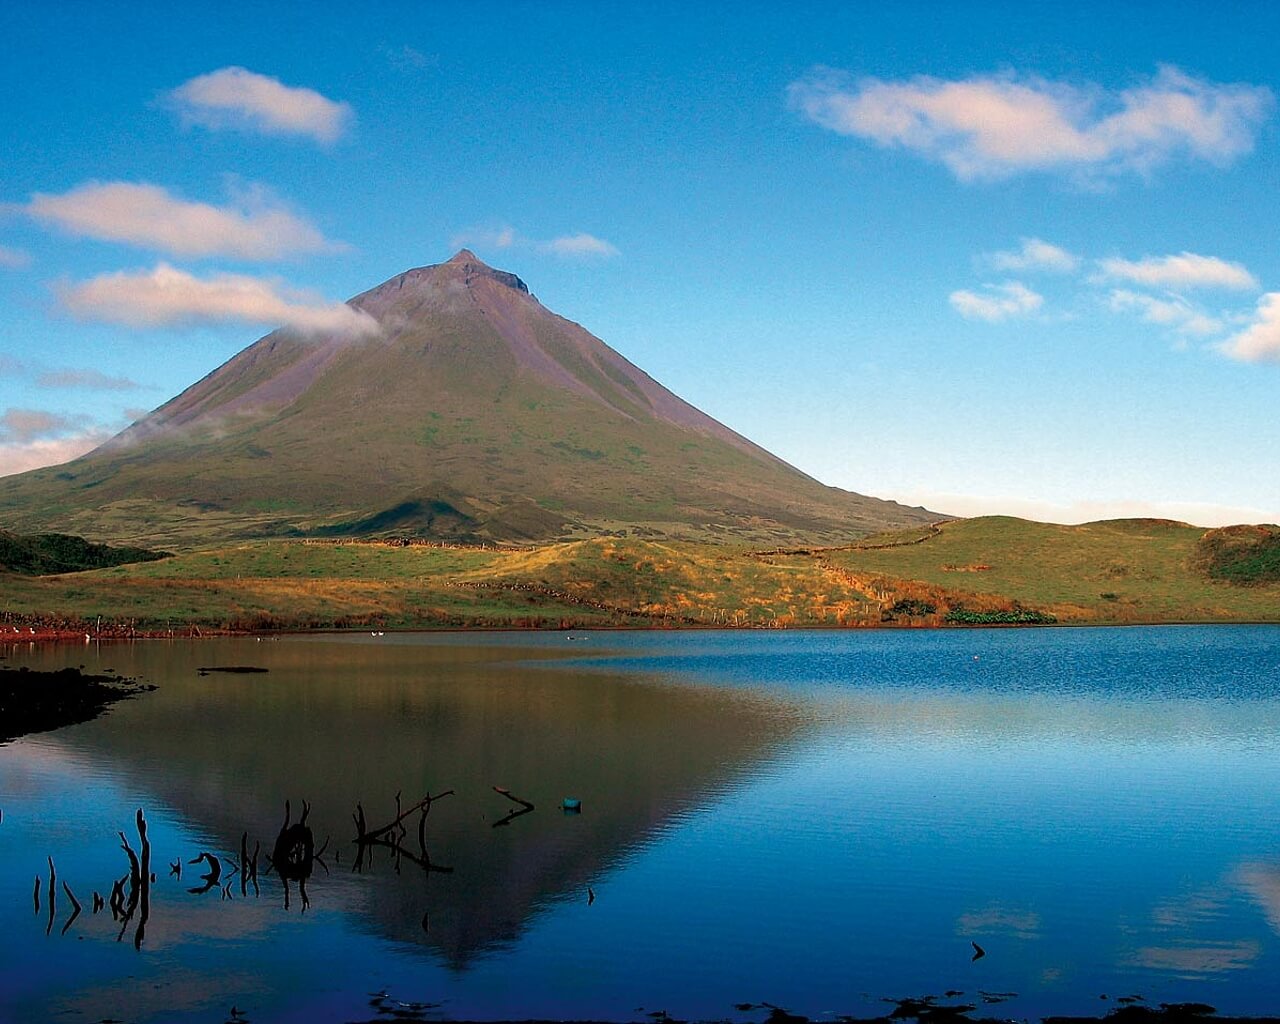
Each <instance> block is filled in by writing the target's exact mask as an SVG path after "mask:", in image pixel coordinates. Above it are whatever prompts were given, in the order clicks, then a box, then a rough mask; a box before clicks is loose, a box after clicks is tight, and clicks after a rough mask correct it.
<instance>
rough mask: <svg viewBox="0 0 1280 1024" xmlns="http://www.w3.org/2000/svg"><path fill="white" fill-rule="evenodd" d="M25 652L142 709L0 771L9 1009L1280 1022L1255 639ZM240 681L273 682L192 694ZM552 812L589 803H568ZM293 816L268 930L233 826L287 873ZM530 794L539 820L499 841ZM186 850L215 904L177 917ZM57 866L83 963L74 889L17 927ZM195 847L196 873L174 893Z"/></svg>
mask: <svg viewBox="0 0 1280 1024" xmlns="http://www.w3.org/2000/svg"><path fill="white" fill-rule="evenodd" d="M566 655H571V657H568V658H567V659H566ZM10 657H11V659H12V660H13V661H15V662H19V663H24V664H30V665H31V666H33V667H46V668H51V667H56V666H57V665H59V664H65V663H70V664H73V665H75V664H79V663H80V662H85V663H86V666H87V667H88V668H90V669H94V670H102V669H105V668H106V667H112V668H115V669H117V670H119V671H120V672H121V673H122V674H127V675H137V676H141V677H143V678H144V679H145V680H149V681H153V682H155V683H157V684H159V689H157V690H156V691H155V692H154V693H150V694H147V695H145V696H143V697H140V698H138V699H136V700H132V701H126V702H123V703H121V704H118V705H115V706H114V707H113V708H112V709H111V710H110V711H109V712H108V713H107V715H106V716H105V717H104V718H102V719H99V720H97V721H94V722H90V723H85V724H83V725H78V726H73V727H69V728H65V729H61V730H58V731H56V732H52V733H47V734H42V735H40V736H31V737H28V738H26V739H23V740H20V741H17V742H15V743H12V744H9V745H4V746H0V808H3V811H4V817H3V822H2V823H0V866H3V867H2V868H0V949H2V950H3V956H0V1019H3V1020H9V1019H12V1020H19V1021H28V1020H36V1021H39V1020H54V1019H57V1020H62V1019H67V1015H70V1014H79V1015H82V1017H83V1019H86V1020H99V1019H101V1018H102V1017H104V1016H110V1017H115V1018H118V1019H124V1020H128V1021H130V1022H140V1021H143V1020H147V1021H156V1022H158V1021H163V1022H165V1024H170V1022H174V1024H179V1022H180V1024H188V1022H195V1021H211V1020H224V1019H230V1018H229V1017H228V1016H227V1014H228V1011H229V1009H230V1007H231V1006H232V1005H233V1004H234V1005H237V1006H238V1007H239V1008H240V1009H241V1010H246V1009H247V1010H248V1011H250V1020H251V1021H253V1022H254V1024H262V1022H263V1021H270V1022H276V1024H294V1022H297V1024H303V1022H306V1024H314V1022H327V1021H346V1020H366V1019H369V1018H370V1017H371V1016H372V1015H375V1014H376V1015H384V1016H385V1015H386V1013H390V1012H406V1013H407V1012H410V1010H409V1008H408V1005H409V1004H415V1003H416V1004H423V1005H424V1006H425V1004H431V1003H440V1004H443V1005H441V1006H440V1007H438V1008H437V1009H435V1010H434V1011H432V1012H435V1013H436V1014H437V1015H441V1016H445V1017H451V1018H454V1019H476V1020H483V1019H529V1018H537V1019H608V1020H638V1019H642V1018H644V1017H646V1015H653V1014H656V1013H658V1012H659V1011H661V1010H664V1009H665V1010H670V1012H671V1013H672V1014H678V1015H679V1016H681V1017H684V1018H690V1019H725V1018H730V1019H735V1020H739V1019H743V1020H746V1019H751V1020H756V1019H758V1018H759V1017H760V1016H762V1015H763V1014H764V1013H765V1012H766V1010H761V1007H762V1005H763V1003H764V1002H765V1001H767V1002H769V1003H773V1004H775V1005H778V1006H785V1007H787V1008H788V1009H789V1010H793V1011H796V1012H798V1013H803V1014H806V1015H808V1016H810V1017H811V1018H813V1019H819V1018H821V1017H823V1015H824V1014H825V1015H826V1017H827V1019H830V1018H831V1017H838V1016H841V1015H849V1016H850V1017H856V1018H864V1017H875V1016H877V1015H879V1014H883V1013H885V1012H887V1011H886V1007H888V1006H892V1005H898V1004H895V1003H885V1002H884V1001H883V1000H884V999H886V998H892V999H896V1000H903V999H906V1000H907V1002H908V1003H910V1002H911V1000H915V1002H914V1003H911V1005H916V1004H919V1005H924V1004H923V1003H922V1002H921V1001H920V1000H921V998H922V997H923V996H925V995H926V994H929V993H934V994H937V995H938V996H939V999H940V1000H941V999H943V998H944V994H945V993H947V992H948V991H952V992H959V993H964V994H963V995H957V996H955V1000H957V1001H959V1002H962V1003H964V1004H966V1005H968V1004H974V1005H977V1006H980V1007H983V1008H985V1007H986V1006H988V1005H991V1006H993V1007H994V1009H992V1010H990V1011H989V1012H991V1013H995V1014H997V1015H998V1016H1000V1017H1002V1018H1003V1017H1011V1018H1018V1019H1023V1018H1025V1019H1031V1020H1035V1019H1039V1018H1041V1017H1045V1016H1051V1015H1053V1014H1061V1013H1075V1014H1079V1015H1081V1016H1083V1017H1096V1016H1097V1015H1099V1014H1100V1013H1104V1012H1105V1011H1106V1010H1107V1008H1108V1007H1115V1006H1118V1005H1121V1003H1120V1000H1121V999H1122V998H1123V999H1125V1000H1132V1002H1131V1003H1126V1004H1124V1005H1132V1006H1138V1005H1145V1006H1157V1005H1158V1004H1159V1003H1162V1002H1167V1003H1170V1004H1176V1003H1192V1002H1198V1003H1207V1004H1210V1005H1213V1006H1217V1007H1219V1008H1220V1009H1221V1011H1222V1012H1223V1013H1224V1014H1236V1015H1239V1014H1250V1013H1254V1014H1256V1013H1260V1012H1263V1013H1265V1012H1269V1011H1273V1010H1274V1009H1275V1008H1276V1007H1280V973H1277V972H1276V971H1275V970H1274V969H1273V967H1274V959H1275V957H1276V956H1277V955H1278V954H1280V938H1278V937H1277V933H1278V932H1280V746H1278V745H1277V744H1276V742H1275V739H1276V737H1277V736H1280V629H1276V628H1274V627H1219V628H1203V627H1170V628H1135V629H1124V630H1107V629H1096V630H1095V629H1091V630H1068V629H1057V630H1016V631H1008V630H1003V631H1002V630H975V631H967V630H966V631H909V632H903V631H899V632H895V633H879V632H873V633H867V632H834V631H833V632H814V633H800V632H797V633H770V634H758V633H757V634H744V633H682V634H676V633H672V634H665V633H649V634H639V633H618V634H599V633H597V634H593V635H591V637H590V640H589V641H588V642H585V643H582V644H576V643H575V644H568V643H566V642H565V640H564V637H563V634H561V635H558V636H557V635H540V636H531V635H502V634H497V635H484V636H475V635H466V636H433V637H423V636H417V637H415V636H400V635H395V636H392V635H389V636H386V637H370V636H368V635H365V636H363V637H359V636H339V637H330V638H325V637H316V636H313V637H305V638H291V639H280V640H278V641H270V640H264V641H263V642H260V643H258V642H254V641H252V640H248V641H242V640H230V641H222V640H219V641H213V642H208V643H195V644H188V643H143V644H136V645H132V646H127V645H121V646H114V647H103V648H102V649H101V651H97V650H96V649H95V648H93V647H92V646H90V647H86V648H83V649H80V648H75V649H72V648H60V649H56V650H31V651H24V652H21V653H18V652H10ZM237 665H239V666H258V667H261V668H267V669H268V670H269V671H267V672H264V673H258V674H236V673H221V672H213V673H210V674H208V675H205V676H201V675H199V673H198V669H199V668H201V667H205V668H217V667H229V666H237ZM495 786H497V787H505V788H506V789H507V790H508V795H503V794H502V793H499V792H495V791H494V787H495ZM447 790H454V795H452V796H448V797H444V798H441V799H438V800H436V801H434V803H433V806H432V809H431V813H430V816H429V818H428V819H427V822H426V828H425V830H424V834H423V843H422V845H421V846H419V844H418V835H417V825H418V818H417V816H416V815H412V814H411V815H409V816H408V817H407V818H406V820H405V823H404V824H405V829H406V831H405V835H404V837H403V839H402V840H401V843H402V845H403V846H404V848H405V850H406V851H407V852H408V853H409V854H411V855H412V856H403V857H401V858H399V862H398V863H397V860H396V858H395V857H394V856H393V855H392V852H391V851H390V850H389V849H387V848H386V847H385V846H371V847H370V851H371V852H372V854H373V862H372V864H370V863H368V862H367V861H366V863H365V864H364V865H363V871H360V872H355V871H353V870H352V868H353V866H354V865H353V857H354V856H355V854H356V852H357V851H356V847H355V846H354V845H353V844H352V839H353V838H354V836H355V834H356V827H355V825H354V824H353V823H352V818H351V815H352V812H353V811H354V810H355V808H356V806H357V803H359V804H360V805H361V806H362V808H363V811H364V814H365V819H366V826H367V827H369V828H372V827H375V826H377V825H380V824H383V823H386V822H389V821H391V820H393V819H394V818H395V817H396V813H397V805H396V800H395V797H396V793H397V792H399V793H400V795H401V805H400V806H401V807H402V808H410V807H411V806H412V805H413V804H414V803H415V802H416V801H417V800H419V799H420V798H421V797H422V796H423V795H425V794H428V793H430V794H434V795H439V794H441V793H442V792H445V791H447ZM567 797H572V798H576V799H579V800H580V801H581V807H582V811H581V813H580V814H570V815H566V814H563V813H562V812H561V811H560V809H559V808H560V804H561V801H562V800H564V799H565V798H567ZM286 800H287V801H289V806H290V821H291V823H293V824H296V823H298V821H299V818H300V816H301V815H302V813H303V810H304V804H303V801H307V802H308V804H309V812H308V813H307V820H306V824H307V827H309V828H310V829H312V830H313V840H314V847H315V849H316V850H321V849H324V850H325V853H324V856H323V864H321V863H320V862H319V861H317V862H316V863H315V864H313V865H312V873H311V875H310V877H309V878H308V879H307V895H308V898H309V904H310V905H309V906H304V903H303V901H302V899H301V898H300V897H301V892H300V886H299V885H298V884H297V882H298V881H301V879H300V878H298V879H297V881H295V882H293V883H291V886H292V890H291V893H292V895H291V899H290V901H289V906H288V909H286V907H285V891H284V888H283V887H282V885H281V882H280V879H279V878H278V877H277V875H276V874H275V873H274V872H272V873H270V874H267V873H266V870H265V868H266V866H265V863H264V864H263V865H262V870H261V871H260V876H259V883H260V886H261V897H260V898H258V899H254V898H253V894H252V892H251V891H248V892H247V896H248V898H242V896H241V894H240V890H239V887H238V882H239V879H238V878H237V877H236V876H235V874H234V871H235V862H236V861H237V860H238V859H239V853H240V843H241V837H242V836H243V835H244V834H245V833H246V832H247V833H248V834H249V837H250V839H249V843H250V845H251V846H252V844H253V843H254V842H261V853H262V856H263V858H265V857H266V855H267V854H268V853H271V852H273V851H274V847H275V842H276V836H277V835H278V833H280V831H281V826H282V823H283V822H284V820H285V802H286ZM521 800H523V801H527V802H530V803H533V804H534V805H535V809H534V810H533V811H531V812H528V813H518V816H515V817H511V816H510V815H511V812H513V811H515V812H523V810H524V805H523V804H522V803H520V802H519V801H521ZM139 806H144V807H145V808H146V811H147V820H148V823H149V825H150V835H151V838H152V842H153V844H154V859H153V865H159V875H160V877H158V879H157V882H156V885H155V886H154V887H153V890H152V903H151V915H150V919H149V921H148V923H147V930H146V939H145V942H144V944H143V946H142V950H141V952H140V953H135V951H134V950H133V948H132V946H131V944H130V943H128V942H120V943H117V942H116V935H117V932H118V929H119V925H118V924H117V923H116V922H113V921H112V920H111V919H110V915H104V914H98V915H93V914H91V913H90V912H89V910H88V909H87V908H88V905H89V904H88V899H89V895H90V893H91V892H92V890H93V889H94V888H97V889H99V890H100V891H102V892H104V893H106V892H109V891H110V886H111V884H112V881H113V880H115V879H119V878H120V875H121V872H122V871H125V870H126V869H127V865H126V863H125V857H124V854H123V853H122V851H121V848H120V843H119V838H118V836H117V834H116V833H117V830H120V829H125V830H128V829H130V828H131V826H132V823H133V820H134V812H135V810H136V808H137V807H139ZM503 820H507V824H506V825H505V826H503V827H495V825H497V824H498V823H499V822H501V821H503ZM326 841H328V843H329V845H328V847H327V848H326V847H325V843H326ZM206 851H207V852H208V853H209V854H210V855H212V856H215V857H218V858H219V859H220V863H221V866H222V874H221V875H220V877H219V886H220V887H221V888H215V887H210V888H209V890H208V891H207V892H204V893H203V894H193V893H191V892H190V890H191V889H200V888H202V887H203V881H202V875H204V874H205V873H206V871H207V870H208V864H209V862H208V861H205V862H204V863H202V864H199V865H192V864H191V861H193V860H194V859H195V858H197V856H198V855H200V854H201V853H202V852H206ZM46 856H53V857H54V858H55V861H56V864H57V870H58V878H59V880H66V881H67V882H68V883H69V885H70V886H71V887H72V888H73V889H74V891H75V892H76V893H77V894H78V896H79V899H80V900H81V901H82V902H83V903H84V904H85V907H86V910H85V912H84V913H83V914H82V915H81V916H80V917H79V918H77V919H76V920H75V921H74V923H73V924H72V925H71V926H70V927H69V928H68V930H67V932H66V934H65V935H62V934H61V930H62V928H63V927H64V924H65V922H66V920H67V917H68V914H69V912H70V909H71V905H70V904H69V903H68V902H67V901H66V899H65V898H63V897H62V896H61V894H59V899H60V901H61V902H60V903H59V906H58V908H57V911H56V913H55V914H54V915H53V916H52V918H50V916H49V915H48V914H47V913H45V914H43V915H40V914H37V915H33V914H32V884H33V878H34V876H36V875H39V876H40V878H41V880H42V882H47V875H46V871H47V869H46V863H45V858H46ZM179 858H180V859H181V861H182V869H183V872H184V873H183V876H182V878H181V879H180V880H179V879H178V878H176V877H168V876H167V875H166V874H165V865H169V864H172V863H173V862H174V861H175V860H178V859H179ZM415 859H416V860H419V861H423V862H427V861H429V862H430V864H431V865H433V866H435V867H444V868H452V869H453V870H452V871H451V872H447V873H445V872H438V871H432V872H426V871H424V870H423V868H422V867H421V865H420V864H418V863H415ZM326 866H327V871H326ZM397 868H398V871H397ZM228 883H231V884H230V885H229V886H228ZM593 894H594V896H595V897H596V898H595V900H594V901H592V898H591V897H592V895H593ZM224 897H225V898H224ZM43 909H44V910H45V911H47V910H48V907H47V906H46V907H44V908H43ZM46 932H48V934H47V935H46ZM975 947H976V948H980V949H981V950H982V951H983V952H984V955H983V956H981V957H980V958H976V959H975V958H974V954H975V952H976V949H975ZM383 993H388V995H386V997H385V998H383V996H382V994H383ZM1013 993H1016V995H1014V994H1013ZM984 994H985V995H984ZM987 996H991V997H993V998H996V997H998V998H999V999H1000V1002H999V1003H998V1004H997V1003H992V1004H988V1003H987V1002H986V1001H985V1000H986V997H987ZM1103 996H1105V997H1106V998H1105V999H1104V998H1102V997H1103ZM1138 996H1142V997H1144V998H1143V999H1142V1000H1139V999H1138V998H1137V997H1138ZM375 997H376V998H375ZM371 1000H373V1002H371ZM375 1004H376V1005H375ZM903 1005H905V1004H903ZM938 1005H939V1007H940V1005H941V1004H940V1003H939V1004H938ZM735 1006H750V1007H753V1009H751V1010H750V1011H743V1010H739V1011H736V1012H738V1014H739V1016H737V1017H735V1016H733V1014H734V1012H735V1011H734V1007H735ZM641 1008H643V1009H641ZM413 1012H415V1013H417V1012H419V1011H417V1010H415V1011H413ZM421 1012H427V1011H426V1010H422V1011H421ZM983 1012H984V1011H983V1009H979V1010H978V1015H981V1014H982V1013H983ZM237 1019H238V1018H237Z"/></svg>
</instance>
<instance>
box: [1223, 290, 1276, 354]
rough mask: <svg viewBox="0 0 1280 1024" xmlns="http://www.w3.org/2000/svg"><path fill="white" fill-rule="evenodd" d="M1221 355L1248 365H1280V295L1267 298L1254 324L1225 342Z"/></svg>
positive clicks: (1260, 306) (1263, 298)
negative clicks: (1223, 354)
mask: <svg viewBox="0 0 1280 1024" xmlns="http://www.w3.org/2000/svg"><path fill="white" fill-rule="evenodd" d="M1221 351H1222V352H1224V353H1225V354H1226V355H1228V356H1230V357H1231V358H1232V359H1239V360H1240V361H1241V362H1244V363H1280V292H1267V293H1266V294H1265V295H1263V296H1262V298H1260V299H1259V300H1258V308H1257V311H1256V312H1255V313H1254V317H1253V322H1252V323H1251V324H1249V326H1247V327H1246V328H1245V329H1244V330H1242V331H1240V332H1239V333H1237V334H1234V335H1232V336H1231V337H1230V338H1228V339H1227V340H1226V341H1224V342H1223V343H1222V346H1221Z"/></svg>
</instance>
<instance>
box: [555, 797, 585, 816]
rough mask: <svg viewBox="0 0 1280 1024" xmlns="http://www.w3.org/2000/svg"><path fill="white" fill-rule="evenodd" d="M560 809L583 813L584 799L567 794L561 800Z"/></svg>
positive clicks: (570, 812)
mask: <svg viewBox="0 0 1280 1024" xmlns="http://www.w3.org/2000/svg"><path fill="white" fill-rule="evenodd" d="M560 810H562V811H564V812H565V814H580V813H582V801H581V800H579V799H578V798H577V797H573V796H567V797H565V798H564V799H563V800H561V801H560Z"/></svg>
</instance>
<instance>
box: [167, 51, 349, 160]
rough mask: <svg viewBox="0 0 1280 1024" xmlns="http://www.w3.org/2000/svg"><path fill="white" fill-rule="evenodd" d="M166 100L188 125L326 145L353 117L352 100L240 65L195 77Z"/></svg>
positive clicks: (342, 130) (338, 136) (344, 128)
mask: <svg viewBox="0 0 1280 1024" xmlns="http://www.w3.org/2000/svg"><path fill="white" fill-rule="evenodd" d="M167 99H168V101H169V102H170V103H171V104H172V105H173V106H174V107H175V108H176V109H177V111H178V113H179V114H180V116H181V117H182V121H183V123H184V124H189V125H192V124H194V125H200V126H201V127H204V128H215V129H218V128H236V129H241V130H247V131H255V132H259V133H261V134H263V135H306V136H310V137H311V138H313V139H315V140H316V141H318V142H325V143H329V142H334V141H336V140H337V139H338V138H340V137H341V136H342V134H343V132H345V131H346V129H347V126H348V125H349V124H350V123H351V120H352V117H353V115H352V110H351V105H350V104H348V103H340V102H335V101H334V100H331V99H328V98H327V97H325V96H322V95H321V94H320V93H318V92H316V91H315V90H314V89H306V88H300V87H297V86H290V85H285V84H284V83H283V82H281V81H280V80H279V79H278V78H271V77H269V76H267V75H259V74H257V73H255V72H253V71H248V70H246V69H245V68H239V67H227V68H220V69H219V70H217V71H211V72H209V73H208V74H207V75H200V76H198V77H196V78H192V79H191V80H190V81H187V82H184V83H183V84H182V85H180V86H178V88H176V89H174V90H173V91H172V92H171V93H169V94H168V96H167Z"/></svg>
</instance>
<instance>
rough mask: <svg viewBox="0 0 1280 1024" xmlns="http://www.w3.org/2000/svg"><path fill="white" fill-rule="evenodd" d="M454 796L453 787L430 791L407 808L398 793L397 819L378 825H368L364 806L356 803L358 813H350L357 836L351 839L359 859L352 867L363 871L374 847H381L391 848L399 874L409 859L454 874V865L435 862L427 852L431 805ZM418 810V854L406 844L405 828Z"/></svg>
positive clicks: (421, 866) (431, 870)
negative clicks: (434, 791) (403, 862)
mask: <svg viewBox="0 0 1280 1024" xmlns="http://www.w3.org/2000/svg"><path fill="white" fill-rule="evenodd" d="M453 795H454V791H453V790H452V789H446V790H444V791H443V792H440V793H436V794H435V795H432V794H430V793H428V794H427V795H426V796H424V797H423V798H422V799H421V800H419V801H418V802H417V803H415V804H413V805H412V806H410V807H409V808H407V809H405V808H403V807H402V806H401V802H400V794H399V793H397V794H396V816H395V818H393V819H392V820H391V821H390V822H388V823H387V824H385V825H380V826H378V827H377V828H369V827H368V825H367V823H366V820H365V814H364V806H363V805H362V804H360V803H357V804H356V809H355V813H353V814H352V815H351V820H352V821H353V822H355V826H356V837H355V839H353V840H352V842H353V843H355V845H356V858H355V860H354V861H353V862H352V864H351V870H352V871H363V870H364V865H365V859H366V857H369V858H371V857H372V854H373V848H374V847H378V846H381V847H385V848H386V849H388V850H390V851H391V853H392V856H393V858H394V860H393V863H394V866H395V870H396V871H397V873H398V872H399V871H400V866H401V863H402V861H404V860H406V859H407V860H408V861H409V862H410V863H412V864H416V865H417V866H418V867H420V868H422V870H423V871H426V872H428V873H430V872H433V871H436V872H440V873H441V874H449V873H451V872H452V871H453V868H450V867H445V866H443V865H441V864H435V863H433V862H432V860H431V856H430V854H428V853H427V815H429V814H430V813H431V807H432V805H433V804H434V803H435V801H437V800H442V799H444V798H445V797H447V796H453ZM415 813H416V814H418V815H419V817H418V852H417V853H414V852H413V851H412V850H410V849H408V848H407V847H406V846H405V844H404V840H405V839H407V838H408V835H409V830H408V829H407V828H405V825H404V823H405V821H406V820H407V819H408V818H409V817H410V816H411V815H413V814H415Z"/></svg>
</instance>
